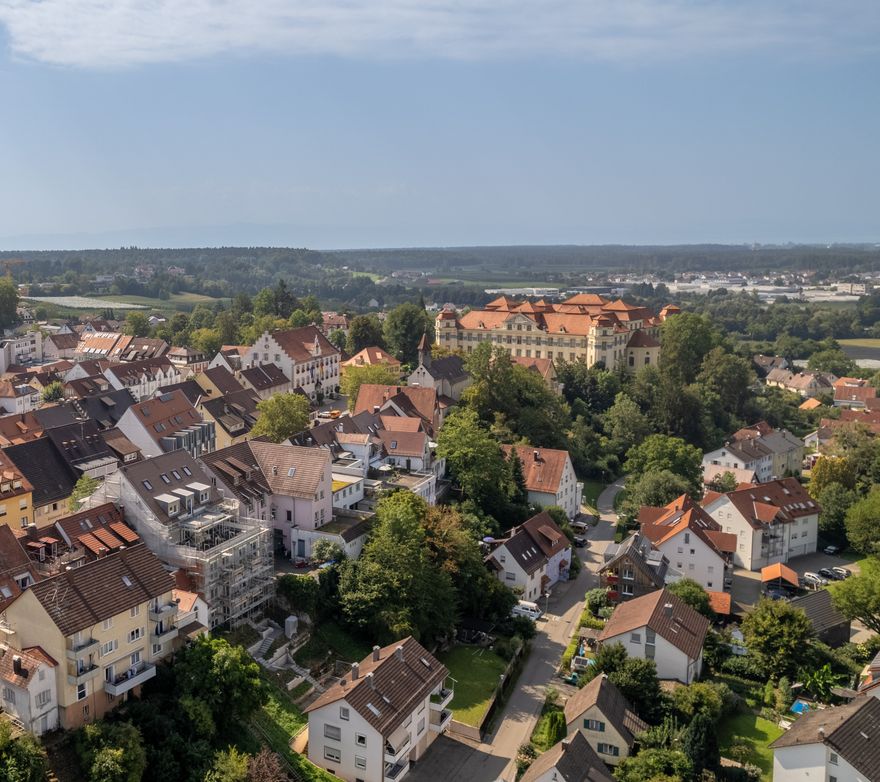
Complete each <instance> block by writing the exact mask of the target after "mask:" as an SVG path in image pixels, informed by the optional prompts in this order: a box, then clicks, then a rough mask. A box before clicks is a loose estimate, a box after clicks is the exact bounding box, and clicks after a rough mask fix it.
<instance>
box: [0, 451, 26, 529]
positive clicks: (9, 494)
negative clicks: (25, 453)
mask: <svg viewBox="0 0 880 782" xmlns="http://www.w3.org/2000/svg"><path fill="white" fill-rule="evenodd" d="M33 493H34V487H33V485H31V483H30V481H28V479H27V478H26V477H25V475H24V473H22V471H21V470H19V469H18V467H16V466H15V464H14V463H13V462H12V459H10V458H9V456H8V455H7V454H6V453H5V452H3V451H0V524H5V525H7V526H10V527H13V528H15V529H23V528H25V527H27V526H28V524H32V523H33V521H34V507H33Z"/></svg>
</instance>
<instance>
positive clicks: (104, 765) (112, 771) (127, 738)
mask: <svg viewBox="0 0 880 782" xmlns="http://www.w3.org/2000/svg"><path fill="white" fill-rule="evenodd" d="M76 751H77V755H78V756H79V760H80V764H81V765H82V768H83V769H84V770H85V771H86V773H87V774H88V778H89V780H90V782H139V780H140V778H141V777H142V776H143V774H144V769H145V768H146V766H147V755H146V752H145V750H144V742H143V738H142V736H141V734H140V731H138V729H137V728H136V727H135V726H134V725H132V724H131V723H130V722H94V723H91V724H89V725H86V726H85V727H84V728H82V729H81V730H80V731H79V733H78V734H77V737H76Z"/></svg>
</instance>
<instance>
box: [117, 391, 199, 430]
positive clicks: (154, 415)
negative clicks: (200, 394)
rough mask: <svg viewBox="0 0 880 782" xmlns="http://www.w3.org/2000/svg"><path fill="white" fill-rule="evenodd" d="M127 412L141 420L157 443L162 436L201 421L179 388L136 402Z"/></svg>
mask: <svg viewBox="0 0 880 782" xmlns="http://www.w3.org/2000/svg"><path fill="white" fill-rule="evenodd" d="M128 412H129V413H131V414H132V415H134V417H135V418H136V419H137V420H138V421H140V422H141V424H142V425H143V426H144V428H145V429H146V430H147V432H148V433H149V435H150V437H152V438H153V439H154V440H155V441H156V442H157V443H158V442H160V441H161V440H162V438H163V437H168V436H169V435H171V434H173V433H174V432H179V431H180V430H181V429H185V428H186V427H188V426H193V425H194V424H199V423H201V422H202V417H201V416H200V415H199V414H198V413H197V412H196V409H195V408H194V407H193V406H192V403H191V402H190V401H189V399H187V398H186V394H184V393H183V391H181V390H180V389H177V390H175V391H172V392H171V393H170V394H162V395H161V396H158V397H156V398H155V399H147V400H144V401H143V402H137V403H136V404H133V405H132V406H131V407H130V408H129V409H128Z"/></svg>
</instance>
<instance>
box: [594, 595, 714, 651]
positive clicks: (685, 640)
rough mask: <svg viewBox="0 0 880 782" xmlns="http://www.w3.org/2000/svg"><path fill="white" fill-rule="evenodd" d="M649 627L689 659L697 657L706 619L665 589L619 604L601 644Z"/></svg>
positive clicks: (605, 630)
mask: <svg viewBox="0 0 880 782" xmlns="http://www.w3.org/2000/svg"><path fill="white" fill-rule="evenodd" d="M640 627H650V628H651V629H652V630H653V631H654V632H655V633H657V635H659V636H661V637H662V638H664V639H666V640H667V641H668V642H669V643H671V644H672V645H673V646H675V647H676V648H677V649H679V650H680V651H682V652H683V653H684V654H686V655H687V656H688V658H690V659H691V660H696V659H697V658H698V657H699V656H700V651H701V650H702V648H703V641H704V640H705V639H706V632H707V631H708V629H709V620H708V619H706V617H705V616H703V615H702V614H699V613H697V612H696V611H695V610H694V609H693V608H691V607H690V606H689V605H687V603H684V602H683V601H681V600H679V598H677V597H676V596H675V595H674V594H672V593H671V592H669V591H668V590H666V589H658V590H657V591H656V592H649V593H648V594H647V595H642V596H641V597H636V598H634V599H632V600H628V601H627V602H625V603H621V604H620V605H618V606H617V608H615V609H614V613H613V614H611V618H610V619H609V620H608V622H607V623H606V624H605V627H604V628H603V630H602V633H601V635H600V636H599V640H600V641H605V640H607V639H609V638H614V637H615V636H618V635H623V634H624V633H629V632H632V631H633V630H637V629H639V628H640Z"/></svg>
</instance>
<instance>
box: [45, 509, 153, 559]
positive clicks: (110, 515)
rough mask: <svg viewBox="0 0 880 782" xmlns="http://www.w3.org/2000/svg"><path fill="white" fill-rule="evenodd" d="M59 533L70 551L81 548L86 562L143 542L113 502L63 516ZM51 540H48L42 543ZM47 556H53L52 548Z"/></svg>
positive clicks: (56, 526) (56, 527)
mask: <svg viewBox="0 0 880 782" xmlns="http://www.w3.org/2000/svg"><path fill="white" fill-rule="evenodd" d="M55 532H57V533H58V535H59V536H60V538H61V540H62V541H63V542H64V544H65V545H66V546H67V547H68V549H81V550H82V552H83V555H84V558H85V559H86V560H91V559H99V558H101V557H103V556H106V555H107V554H108V553H110V552H115V551H120V550H122V549H123V548H126V547H128V546H133V545H134V544H135V543H139V542H140V537H139V536H138V534H137V533H136V532H135V531H134V530H133V529H132V528H131V527H129V526H128V525H127V524H126V523H125V514H124V513H123V511H122V509H121V508H118V507H117V506H116V505H114V504H113V503H112V502H105V503H103V504H101V505H95V506H94V507H92V508H86V509H85V510H81V511H78V512H77V513H72V514H70V515H69V516H63V517H62V518H60V519H58V521H56V522H55ZM48 540H49V538H45V537H44V538H41V539H40V540H39V541H38V542H43V543H46V541H48ZM34 548H36V547H34ZM46 553H48V554H51V553H52V552H51V549H50V550H48V551H46V552H44V554H43V555H42V556H43V557H44V556H45V554H46ZM56 553H57V552H56ZM40 561H42V559H40Z"/></svg>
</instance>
